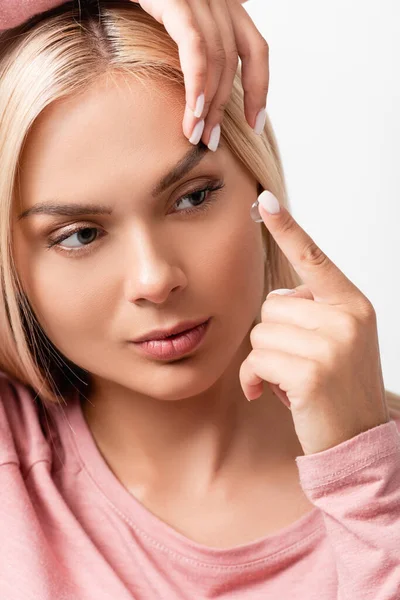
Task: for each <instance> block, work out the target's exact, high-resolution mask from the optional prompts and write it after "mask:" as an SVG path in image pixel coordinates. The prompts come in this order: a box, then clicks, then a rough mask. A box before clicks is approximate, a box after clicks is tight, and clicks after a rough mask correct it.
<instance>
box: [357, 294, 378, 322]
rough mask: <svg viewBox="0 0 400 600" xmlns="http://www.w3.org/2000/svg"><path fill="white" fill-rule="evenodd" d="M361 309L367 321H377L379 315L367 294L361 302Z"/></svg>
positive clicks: (362, 316)
mask: <svg viewBox="0 0 400 600" xmlns="http://www.w3.org/2000/svg"><path fill="white" fill-rule="evenodd" d="M359 311H360V314H361V318H362V319H363V320H364V319H365V320H366V321H372V322H373V323H376V320H377V316H376V310H375V308H374V305H373V304H372V302H371V301H370V300H369V299H368V298H367V297H365V296H364V298H362V299H361V300H360V302H359Z"/></svg>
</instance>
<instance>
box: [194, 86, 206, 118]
mask: <svg viewBox="0 0 400 600" xmlns="http://www.w3.org/2000/svg"><path fill="white" fill-rule="evenodd" d="M203 109H204V93H203V92H202V93H201V94H200V96H199V97H198V98H197V100H196V108H195V109H194V113H193V114H194V116H195V117H197V118H199V117H201V113H202V112H203Z"/></svg>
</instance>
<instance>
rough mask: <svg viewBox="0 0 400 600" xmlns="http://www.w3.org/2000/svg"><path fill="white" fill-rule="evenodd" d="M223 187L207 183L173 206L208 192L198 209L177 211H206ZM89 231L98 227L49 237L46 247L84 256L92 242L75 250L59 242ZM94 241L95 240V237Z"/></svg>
mask: <svg viewBox="0 0 400 600" xmlns="http://www.w3.org/2000/svg"><path fill="white" fill-rule="evenodd" d="M224 186H225V184H224V182H223V181H222V180H219V181H216V182H214V183H212V182H209V183H208V184H207V185H206V186H205V187H201V188H198V189H195V190H193V191H190V192H187V193H186V194H185V195H184V196H181V197H180V198H179V199H178V200H177V201H176V202H175V204H178V203H179V202H182V200H183V199H184V198H187V197H188V196H193V195H195V194H199V193H201V192H209V193H208V195H207V196H206V199H205V200H204V202H202V203H201V204H200V205H199V206H198V207H195V208H190V209H187V210H183V211H178V212H183V213H184V214H185V215H188V214H192V213H195V212H200V211H206V210H208V208H210V206H211V204H212V203H213V202H214V201H215V200H216V197H217V195H218V191H219V190H221V189H222V188H223V187H224ZM91 229H92V230H93V229H95V230H96V231H99V230H100V229H99V227H88V226H83V227H76V228H75V229H73V230H70V231H68V233H64V234H62V235H60V236H58V237H56V238H54V237H49V238H48V242H49V243H47V244H46V247H47V248H48V249H49V250H50V249H51V248H53V247H54V246H58V248H57V251H60V252H65V253H66V254H70V255H71V254H75V255H82V254H86V253H87V252H90V251H91V250H92V249H91V246H93V242H90V243H89V244H86V245H85V246H83V248H78V249H77V248H69V249H67V248H65V247H64V246H60V244H61V242H63V241H64V240H66V239H68V238H69V237H71V236H73V235H75V234H76V233H80V232H81V231H84V230H91ZM95 239H97V237H96V238H95ZM88 248H89V250H88Z"/></svg>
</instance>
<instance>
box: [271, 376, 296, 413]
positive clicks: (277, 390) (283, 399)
mask: <svg viewBox="0 0 400 600" xmlns="http://www.w3.org/2000/svg"><path fill="white" fill-rule="evenodd" d="M267 384H268V386H269V387H270V389H271V390H272V391H273V393H274V394H275V396H277V397H278V398H279V400H280V401H281V402H282V403H283V404H284V405H285V406H287V407H288V409H289V410H291V404H290V400H289V398H288V397H287V395H286V392H283V391H282V390H281V389H280V387H279V385H275V384H274V383H270V382H269V381H267Z"/></svg>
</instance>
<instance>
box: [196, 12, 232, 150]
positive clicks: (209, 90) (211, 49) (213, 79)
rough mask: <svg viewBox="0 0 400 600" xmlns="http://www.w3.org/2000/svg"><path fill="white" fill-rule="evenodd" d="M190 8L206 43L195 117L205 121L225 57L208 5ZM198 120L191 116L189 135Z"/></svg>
mask: <svg viewBox="0 0 400 600" xmlns="http://www.w3.org/2000/svg"><path fill="white" fill-rule="evenodd" d="M222 1H223V2H224V1H225V0H213V4H214V3H216V4H221V2H222ZM191 8H192V10H193V14H194V16H195V18H196V20H197V23H198V25H199V28H200V31H201V32H202V35H203V38H204V40H205V41H206V47H205V52H206V54H207V76H206V84H205V89H204V107H203V110H202V112H201V114H198V115H197V116H198V118H200V119H205V118H206V117H207V115H208V112H209V108H210V105H211V103H212V102H213V100H214V97H215V94H216V93H217V91H218V88H219V85H220V81H221V77H222V74H223V72H224V69H225V63H226V55H225V48H224V42H223V41H222V35H221V32H220V31H219V28H218V25H217V23H216V22H215V19H214V15H213V13H212V12H211V9H210V6H209V5H208V3H207V2H206V1H205V0H196V1H195V2H193V4H192V5H191ZM198 118H197V117H196V116H195V115H194V114H193V116H192V122H191V123H190V124H189V131H188V133H189V134H190V133H191V131H192V129H193V127H194V126H195V125H196V123H197V122H198ZM208 133H209V132H208ZM203 136H204V134H203ZM208 137H209V135H208ZM207 141H208V138H207Z"/></svg>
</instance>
